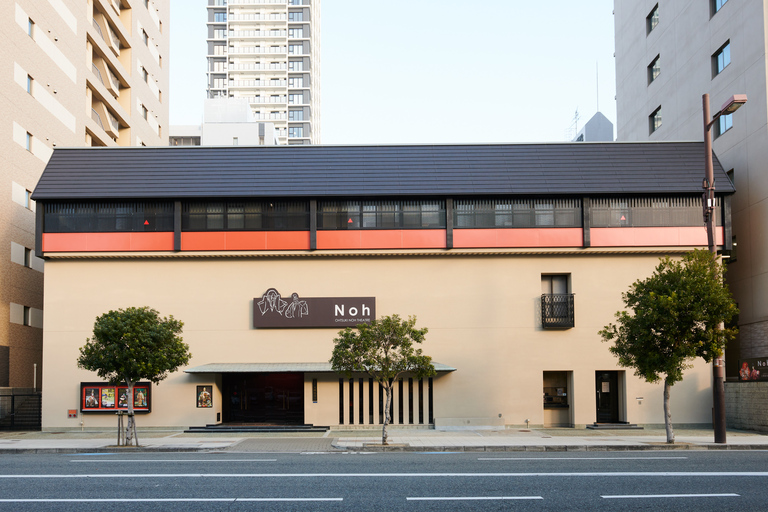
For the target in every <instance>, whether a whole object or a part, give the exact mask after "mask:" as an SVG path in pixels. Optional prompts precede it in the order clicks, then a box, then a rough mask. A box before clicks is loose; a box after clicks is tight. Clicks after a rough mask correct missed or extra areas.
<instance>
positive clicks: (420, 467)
mask: <svg viewBox="0 0 768 512" xmlns="http://www.w3.org/2000/svg"><path fill="white" fill-rule="evenodd" d="M4 510H13V511H14V512H15V511H27V510H29V511H32V510H34V511H38V510H62V511H70V510H71V511H74V510H77V511H112V510H114V511H125V510H131V511H133V510H169V511H177V510H178V511H182V510H183V511H198V510H201V511H202V510H206V511H208V510H226V511H239V510H280V511H282V510H312V511H315V510H317V511H336V510H350V511H351V510H355V511H365V510H376V511H426V510H434V511H446V510H449V511H454V510H457V511H458V510H516V511H517V510H537V511H540V510H589V511H596V510H632V511H636V510H653V511H662V510H674V511H680V510H695V511H697V512H703V511H709V510H712V511H715V510H717V511H723V510H755V511H757V510H768V451H754V450H753V451H743V452H739V451H717V452H712V451H706V452H704V451H703V452H696V451H685V452H681V451H674V452H669V451H659V452H605V453H595V452H560V453H531V452H527V453H519V454H518V453H511V452H499V453H491V452H478V453H375V454H362V453H303V454H298V453H247V454H244V453H134V454H79V455H71V454H70V455H4V456H3V457H2V458H0V511H4Z"/></svg>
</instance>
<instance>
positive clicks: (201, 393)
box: [197, 386, 213, 409]
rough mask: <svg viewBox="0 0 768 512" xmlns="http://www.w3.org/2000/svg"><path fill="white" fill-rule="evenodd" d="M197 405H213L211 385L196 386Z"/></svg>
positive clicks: (205, 406)
mask: <svg viewBox="0 0 768 512" xmlns="http://www.w3.org/2000/svg"><path fill="white" fill-rule="evenodd" d="M197 407H198V408H201V409H210V408H211V407H213V386H197Z"/></svg>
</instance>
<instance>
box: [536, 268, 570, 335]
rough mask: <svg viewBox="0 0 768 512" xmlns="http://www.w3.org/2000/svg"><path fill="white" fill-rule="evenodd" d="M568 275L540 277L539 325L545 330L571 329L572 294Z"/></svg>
mask: <svg viewBox="0 0 768 512" xmlns="http://www.w3.org/2000/svg"><path fill="white" fill-rule="evenodd" d="M569 281H570V275H569V274H542V275H541V325H542V327H544V328H545V329H565V328H569V327H573V326H574V325H575V322H574V311H573V294H572V293H570V283H569Z"/></svg>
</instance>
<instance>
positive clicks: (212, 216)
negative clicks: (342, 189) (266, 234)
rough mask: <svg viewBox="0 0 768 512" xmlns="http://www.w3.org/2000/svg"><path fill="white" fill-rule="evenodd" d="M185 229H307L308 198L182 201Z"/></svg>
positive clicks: (182, 227)
mask: <svg viewBox="0 0 768 512" xmlns="http://www.w3.org/2000/svg"><path fill="white" fill-rule="evenodd" d="M181 229H182V231H222V230H223V231H306V230H309V202H308V201H307V202H304V201H271V202H269V201H264V202H263V201H237V200H232V201H214V202H189V203H183V204H182V214H181Z"/></svg>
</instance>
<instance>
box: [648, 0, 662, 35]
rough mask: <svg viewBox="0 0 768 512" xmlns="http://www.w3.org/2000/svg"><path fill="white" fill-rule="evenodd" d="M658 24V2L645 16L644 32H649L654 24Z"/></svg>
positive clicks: (654, 26)
mask: <svg viewBox="0 0 768 512" xmlns="http://www.w3.org/2000/svg"><path fill="white" fill-rule="evenodd" d="M658 24H659V4H656V5H654V6H653V9H651V12H650V13H649V14H648V16H646V17H645V29H646V34H650V33H651V31H652V30H653V29H655V28H656V25H658Z"/></svg>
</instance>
